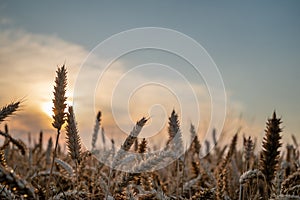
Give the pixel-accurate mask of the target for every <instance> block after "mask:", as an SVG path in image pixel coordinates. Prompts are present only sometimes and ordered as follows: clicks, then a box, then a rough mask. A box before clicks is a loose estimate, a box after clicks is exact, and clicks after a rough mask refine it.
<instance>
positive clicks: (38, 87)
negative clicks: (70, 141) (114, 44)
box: [0, 0, 300, 143]
mask: <svg viewBox="0 0 300 200" xmlns="http://www.w3.org/2000/svg"><path fill="white" fill-rule="evenodd" d="M299 18H300V2H299V1H296V0H295V1H292V0H288V1H274V0H272V1H271V0H266V1H248V2H242V1H226V2H225V1H189V3H186V2H183V1H126V2H125V1H89V2H82V1H63V2H61V1H60V2H55V1H49V2H38V1H30V0H29V1H14V0H12V1H1V3H0V67H1V72H2V73H1V75H0V81H1V84H0V90H1V96H0V103H1V105H5V104H8V103H10V102H11V101H16V100H19V99H22V101H23V103H22V107H21V110H20V111H19V112H18V113H17V115H15V116H13V117H12V118H9V119H8V120H7V122H6V123H8V125H9V127H10V129H11V132H12V133H13V134H15V135H16V136H18V137H21V138H27V133H28V132H31V133H32V134H37V133H38V132H39V131H40V130H44V132H45V133H46V134H48V136H51V135H53V134H54V132H55V130H54V129H53V128H52V127H51V117H50V115H51V113H50V111H51V106H52V105H51V99H52V97H53V95H52V92H53V81H54V77H55V70H56V69H57V66H61V65H62V64H64V63H66V66H67V68H68V80H69V85H68V93H67V95H68V96H69V100H68V103H69V104H72V103H74V106H75V108H77V113H76V114H77V115H76V119H77V121H78V126H79V129H80V131H81V133H82V137H83V140H84V141H85V143H89V141H88V140H90V135H91V133H92V131H93V123H94V116H95V111H96V110H102V112H103V121H102V124H103V126H104V127H105V128H106V132H108V133H110V134H111V135H112V136H111V137H112V138H116V137H117V138H118V137H120V138H124V137H125V136H126V135H124V134H123V137H121V136H120V134H119V133H118V132H120V129H121V130H123V131H125V132H128V131H130V128H131V127H132V125H133V123H134V122H135V121H137V120H138V119H139V118H140V117H142V116H150V117H151V116H153V117H151V123H149V127H146V129H147V128H148V132H149V134H150V133H151V132H152V133H153V132H157V133H158V134H157V137H156V139H157V138H160V137H161V134H160V133H159V132H164V131H165V127H166V125H167V122H166V119H167V117H168V116H169V115H170V113H171V110H172V109H173V108H175V109H176V110H178V112H179V113H180V114H182V115H183V112H184V111H185V112H187V113H193V111H194V110H193V109H194V108H193V107H192V106H191V105H192V103H191V102H192V101H191V99H189V98H187V97H190V96H189V95H188V93H186V92H185V91H187V89H189V88H190V87H191V88H193V89H194V90H196V91H197V92H196V94H195V95H196V97H197V98H198V104H199V109H200V110H201V117H200V118H201V120H200V122H198V120H197V119H198V118H194V116H193V114H190V116H184V117H185V118H184V119H183V121H182V123H183V124H184V123H185V124H188V123H196V124H197V123H199V127H200V128H199V132H201V131H203V130H205V128H207V126H208V124H209V122H208V121H209V119H210V117H211V113H210V111H211V107H210V105H209V102H210V99H209V91H208V89H207V87H206V86H205V80H204V79H201V77H200V78H199V77H198V79H197V77H193V75H194V73H193V72H192V71H189V69H190V65H189V63H186V62H184V61H183V60H182V59H179V58H178V57H176V56H174V55H172V54H170V53H166V52H163V51H155V50H149V49H148V50H144V51H137V52H131V53H129V54H126V55H124V56H121V57H120V58H119V59H118V60H117V61H115V62H114V63H113V64H112V65H111V67H110V68H109V69H110V70H108V71H107V73H106V76H105V77H104V79H102V80H100V81H99V82H98V83H99V84H98V85H97V87H96V88H95V90H94V91H95V99H96V103H94V104H93V105H91V102H90V101H89V100H87V99H88V98H87V97H86V96H84V91H82V93H80V92H79V93H80V94H79V93H78V95H79V96H78V99H76V98H77V97H75V95H74V92H76V87H75V86H76V81H78V76H79V74H80V70H81V69H82V68H81V66H83V63H87V61H91V60H89V59H90V58H88V57H87V56H88V55H91V51H92V50H93V49H94V48H95V47H97V45H98V44H99V43H101V42H102V41H104V40H105V39H107V38H109V37H111V36H113V35H115V34H118V33H120V32H123V31H127V30H130V29H134V28H143V27H161V28H166V29H172V30H175V31H178V32H180V33H183V34H185V35H187V36H188V37H190V38H192V39H193V40H195V41H197V42H198V43H199V44H201V45H202V47H203V48H204V49H205V50H206V52H207V53H208V54H209V55H210V57H211V58H212V60H213V61H214V63H215V64H216V66H217V68H218V70H219V72H220V75H221V77H222V80H223V83H224V86H225V92H226V96H227V101H226V103H227V104H226V105H227V118H226V122H225V126H224V130H223V132H224V133H225V132H231V134H232V133H233V132H235V131H236V130H237V129H238V126H239V125H237V124H240V125H242V127H243V134H245V135H251V136H254V137H258V138H261V137H262V136H263V133H264V128H265V121H266V119H267V118H268V117H270V116H271V114H272V112H273V111H274V110H276V112H277V114H278V115H279V116H281V117H282V120H283V127H284V133H283V137H284V140H285V141H286V142H291V139H290V136H291V134H294V135H296V136H297V137H298V138H299V139H300V133H299V130H300V123H299V117H298V114H299V111H300V104H299V102H300V88H299V87H298V86H299V85H300V79H299V75H300V67H299V66H298V65H299V63H300V56H299V52H300V38H299V36H300V20H299ZM179 45H181V44H179ZM96 52H97V51H94V53H96ZM95 55H96V54H95ZM96 56H98V55H96ZM87 58H88V59H87ZM92 62H95V63H96V65H97V66H101V63H105V60H103V58H96V59H95V60H92ZM153 62H155V63H161V64H162V65H158V64H157V65H156V64H153V65H150V66H148V68H147V66H144V68H143V70H140V71H139V69H140V68H134V69H135V70H132V71H133V72H132V73H127V72H128V70H130V69H133V67H135V66H139V65H142V64H147V63H153ZM166 66H169V67H171V68H172V69H176V70H177V72H179V75H178V73H177V74H176V73H174V74H173V72H174V70H171V72H172V73H168V72H164V70H168V69H169V70H170V68H168V67H166ZM151 67H153V69H151ZM149 69H150V70H149ZM94 70H96V71H94ZM151 71H154V73H151ZM97 73H99V71H97V69H93V68H90V70H89V72H88V73H87V74H85V76H84V77H83V79H82V81H83V82H89V79H90V77H92V76H93V75H94V74H97ZM124 74H126V76H125V78H124ZM180 74H184V75H186V76H187V78H188V83H186V82H185V79H181V78H180V77H182V76H180ZM159 75H162V76H159ZM120 80H122V81H124V84H120V88H118V87H115V85H114V84H116V83H118V81H120ZM151 80H152V81H153V80H154V82H155V81H166V82H165V85H167V86H166V87H162V85H159V86H157V85H152V86H151V85H150V86H149V87H146V86H145V87H143V89H144V90H141V91H140V90H139V89H136V93H130V92H131V91H130V90H129V89H128V88H132V89H133V90H134V88H133V85H134V83H143V82H145V83H146V82H149V81H151ZM171 86H176V88H175V89H174V90H175V92H174V91H173V93H172V90H170V88H171ZM122 88H123V89H122ZM124 88H125V89H124ZM114 89H119V90H116V91H117V92H116V93H114V94H116V96H115V97H114V101H111V100H110V98H111V97H112V96H111V95H112V93H111V92H112V91H114ZM126 89H128V92H129V94H125V93H122V92H118V91H127V90H126ZM87 90H88V88H86V89H85V91H87ZM182 91H184V92H182ZM135 94H136V95H135ZM118 95H119V96H118ZM122 95H123V96H122ZM125 95H132V96H131V97H132V99H131V100H130V101H129V103H128V102H127V101H123V97H124V96H125ZM178 96H179V97H181V99H179V100H180V101H179V100H178V99H176V98H177V97H178ZM79 97H80V98H79ZM154 97H155V98H154ZM73 100H74V102H73ZM200 102H201V103H200ZM76 103H77V105H78V106H77V107H76ZM123 103H124V104H123ZM126 103H128V105H127V104H126ZM196 104H197V102H196ZM183 105H184V106H183ZM126 106H127V107H126ZM87 108H90V109H93V110H90V109H87ZM109 108H110V109H109ZM137 108H138V109H137ZM216 108H217V107H216ZM126 109H129V110H130V111H129V112H130V116H129V117H128V116H127V115H126V111H127V110H126ZM49 110H50V111H49ZM75 111H76V109H75ZM112 111H113V112H112ZM157 116H160V117H157ZM114 118H115V119H117V120H116V121H117V126H118V128H116V127H117V126H116V124H114V123H113V122H112V121H113V119H114ZM120 123H121V124H120ZM1 126H3V124H1ZM1 128H2V127H1ZM182 129H183V132H187V130H188V125H183V127H182ZM204 132H205V131H204ZM219 132H221V131H219ZM83 133H84V134H83ZM87 135H88V136H87ZM142 136H143V137H150V136H152V135H151V134H150V135H147V131H146V133H145V134H144V135H142ZM154 138H155V137H154Z"/></svg>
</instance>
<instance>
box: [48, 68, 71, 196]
mask: <svg viewBox="0 0 300 200" xmlns="http://www.w3.org/2000/svg"><path fill="white" fill-rule="evenodd" d="M66 88H67V70H66V68H65V65H63V66H62V67H60V68H58V69H57V71H56V77H55V86H54V92H53V94H54V99H53V105H54V106H53V108H52V110H53V113H54V115H53V120H54V121H53V123H52V126H53V127H54V128H56V129H57V135H56V142H55V148H54V153H53V158H52V164H51V168H50V175H49V180H48V182H47V191H46V198H48V196H49V185H50V182H51V178H52V171H53V166H54V161H55V158H56V150H57V146H58V140H59V135H60V129H61V127H62V125H63V124H64V122H65V109H66V106H67V104H66V100H67V97H66Z"/></svg>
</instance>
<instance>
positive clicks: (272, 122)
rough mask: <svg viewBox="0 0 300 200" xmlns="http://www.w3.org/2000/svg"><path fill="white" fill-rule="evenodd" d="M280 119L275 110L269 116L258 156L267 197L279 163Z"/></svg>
mask: <svg viewBox="0 0 300 200" xmlns="http://www.w3.org/2000/svg"><path fill="white" fill-rule="evenodd" d="M281 123H282V122H281V119H280V118H277V117H276V112H275V111H274V113H273V116H272V118H269V119H268V121H267V125H266V130H265V132H266V134H265V136H264V139H263V143H262V147H263V150H262V152H261V158H260V166H259V168H260V170H261V172H262V173H263V174H264V176H265V178H266V182H267V184H268V194H267V195H268V197H270V195H271V191H272V190H271V189H272V186H273V183H272V181H273V179H274V177H275V174H276V171H277V167H278V163H279V154H280V151H279V148H280V147H281V142H280V140H281V135H280V132H281V131H282V130H281V128H280V124H281Z"/></svg>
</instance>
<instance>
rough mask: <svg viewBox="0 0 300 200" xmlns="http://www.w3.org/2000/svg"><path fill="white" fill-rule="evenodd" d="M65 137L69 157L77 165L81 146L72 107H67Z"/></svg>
mask: <svg viewBox="0 0 300 200" xmlns="http://www.w3.org/2000/svg"><path fill="white" fill-rule="evenodd" d="M66 135H67V137H66V139H67V146H68V149H69V155H70V157H71V158H72V159H73V160H74V161H77V162H78V163H79V162H80V156H81V144H80V137H79V134H78V129H77V125H76V121H75V115H74V111H73V107H72V106H70V107H69V112H68V114H67V126H66Z"/></svg>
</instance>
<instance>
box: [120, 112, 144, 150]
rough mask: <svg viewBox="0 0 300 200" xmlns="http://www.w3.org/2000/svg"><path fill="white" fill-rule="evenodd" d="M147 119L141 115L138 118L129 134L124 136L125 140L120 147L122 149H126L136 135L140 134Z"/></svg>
mask: <svg viewBox="0 0 300 200" xmlns="http://www.w3.org/2000/svg"><path fill="white" fill-rule="evenodd" d="M147 121H148V119H146V118H145V117H143V118H142V119H141V120H139V121H138V122H137V123H136V125H135V127H134V128H133V130H132V131H131V132H130V135H129V136H128V137H127V138H126V140H125V142H124V143H123V145H122V147H121V149H122V150H124V151H128V150H129V149H130V147H131V146H132V145H133V143H134V141H135V140H136V138H137V136H138V135H139V134H140V132H141V130H142V128H143V126H144V125H145V124H146V122H147Z"/></svg>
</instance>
